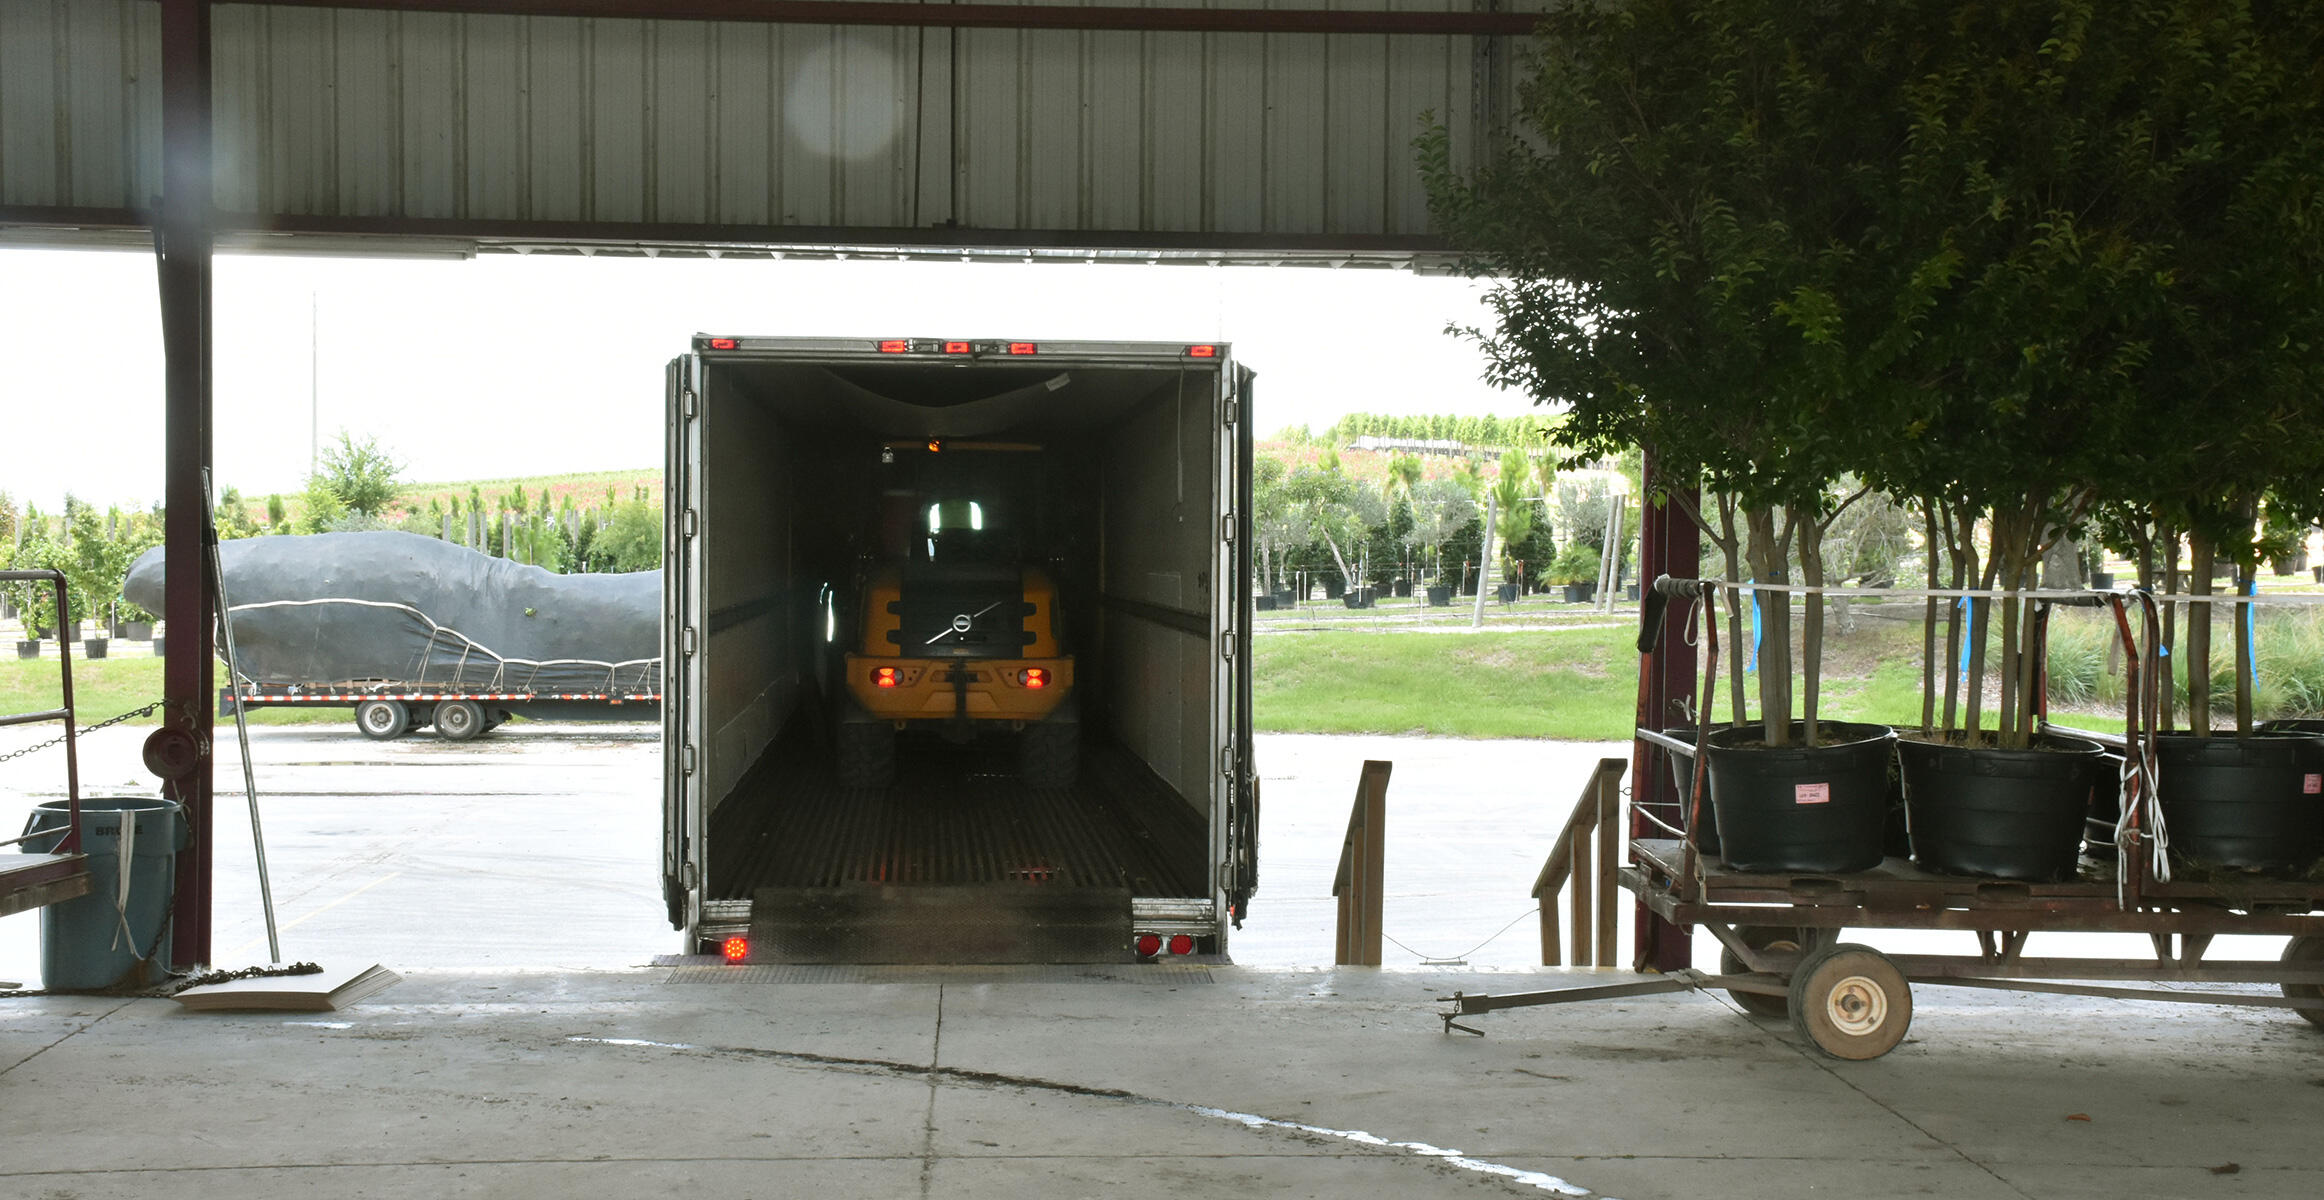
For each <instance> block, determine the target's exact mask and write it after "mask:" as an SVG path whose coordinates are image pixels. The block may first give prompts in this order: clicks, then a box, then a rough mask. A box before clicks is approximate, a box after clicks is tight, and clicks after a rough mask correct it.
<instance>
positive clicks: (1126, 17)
mask: <svg viewBox="0 0 2324 1200" xmlns="http://www.w3.org/2000/svg"><path fill="white" fill-rule="evenodd" d="M237 2H239V3H250V4H256V5H259V6H262V7H273V8H349V9H378V10H391V11H395V12H432V13H464V14H473V15H481V16H510V17H585V18H605V19H618V20H637V21H734V22H743V23H758V24H772V25H903V26H920V27H924V28H939V29H1089V30H1112V31H1117V32H1124V33H1312V34H1387V35H1391V36H1393V35H1424V36H1433V37H1446V36H1452V37H1464V36H1478V37H1523V36H1525V35H1527V34H1530V33H1532V32H1533V27H1534V26H1535V25H1536V24H1538V23H1539V22H1540V20H1541V17H1542V14H1540V13H1524V12H1360V11H1338V10H1329V9H1305V8H1294V9H1266V8H1247V9H1245V8H1135V7H1131V6H1127V5H1097V6H1091V7H1068V6H1050V5H1035V4H904V3H896V2H895V0H670V2H668V3H663V2H660V0H237Z"/></svg>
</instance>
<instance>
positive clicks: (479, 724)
mask: <svg viewBox="0 0 2324 1200" xmlns="http://www.w3.org/2000/svg"><path fill="white" fill-rule="evenodd" d="M482 732H484V709H483V708H481V707H479V706H478V705H477V703H476V702H475V701H474V700H440V701H438V702H437V703H436V736H437V737H440V738H442V739H444V740H445V741H447V742H465V741H467V740H469V739H470V738H473V737H475V736H476V735H477V734H480V733H482Z"/></svg>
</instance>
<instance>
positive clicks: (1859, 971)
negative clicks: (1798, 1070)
mask: <svg viewBox="0 0 2324 1200" xmlns="http://www.w3.org/2000/svg"><path fill="white" fill-rule="evenodd" d="M1911 1026H1912V985H1911V984H1910V983H1908V982H1906V980H1905V977H1904V972H1903V971H1900V970H1898V969H1897V966H1896V964H1895V963H1893V962H1890V961H1889V959H1888V956H1887V955H1885V954H1882V953H1881V952H1880V951H1878V950H1874V949H1873V948H1871V947H1870V946H1857V945H1852V944H1850V943H1847V942H1840V943H1837V944H1834V945H1831V946H1826V947H1825V948H1823V949H1821V950H1818V951H1816V952H1815V953H1813V954H1810V955H1808V956H1807V958H1805V959H1804V960H1802V961H1801V962H1800V965H1799V973H1798V974H1796V975H1793V976H1792V977H1791V1027H1792V1028H1793V1029H1796V1030H1798V1031H1799V1032H1800V1034H1801V1035H1802V1036H1804V1037H1806V1038H1807V1039H1808V1041H1810V1042H1813V1043H1814V1044H1815V1047H1816V1049H1818V1050H1821V1051H1823V1052H1824V1053H1826V1054H1828V1055H1831V1056H1832V1057H1833V1058H1844V1059H1849V1060H1851V1061H1862V1060H1864V1059H1868V1058H1878V1057H1880V1056H1881V1055H1883V1054H1886V1053H1888V1052H1889V1051H1891V1050H1894V1049H1896V1044H1897V1043H1898V1042H1901V1041H1903V1040H1904V1031H1905V1030H1906V1029H1909V1028H1911Z"/></svg>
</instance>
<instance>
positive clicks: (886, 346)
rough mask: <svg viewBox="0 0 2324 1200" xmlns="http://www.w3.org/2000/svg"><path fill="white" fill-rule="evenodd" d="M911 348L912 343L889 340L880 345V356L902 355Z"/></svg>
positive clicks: (899, 339) (897, 339)
mask: <svg viewBox="0 0 2324 1200" xmlns="http://www.w3.org/2000/svg"><path fill="white" fill-rule="evenodd" d="M911 348H912V343H910V342H908V341H905V340H904V339H903V338H889V339H888V340H886V341H884V342H881V343H880V353H882V354H902V353H904V352H905V351H907V350H910V349H911Z"/></svg>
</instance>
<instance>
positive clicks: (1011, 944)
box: [748, 884, 1131, 963]
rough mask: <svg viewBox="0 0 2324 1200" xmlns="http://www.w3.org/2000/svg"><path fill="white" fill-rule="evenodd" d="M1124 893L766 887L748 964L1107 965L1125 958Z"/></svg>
mask: <svg viewBox="0 0 2324 1200" xmlns="http://www.w3.org/2000/svg"><path fill="white" fill-rule="evenodd" d="M1130 952H1131V951H1130V893H1129V890H1128V889H1126V888H1092V887H1043V886H1040V885H1037V884H971V885H939V884H916V885H897V884H843V885H841V886H839V887H835V888H802V887H769V888H760V889H759V890H758V892H757V893H756V894H755V895H754V896H753V897H752V903H751V925H750V958H749V959H748V961H749V962H752V963H1107V962H1117V963H1118V962H1123V961H1125V960H1126V959H1127V958H1128V957H1129V956H1130Z"/></svg>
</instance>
